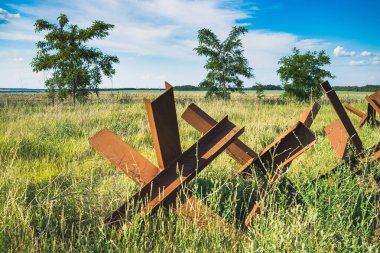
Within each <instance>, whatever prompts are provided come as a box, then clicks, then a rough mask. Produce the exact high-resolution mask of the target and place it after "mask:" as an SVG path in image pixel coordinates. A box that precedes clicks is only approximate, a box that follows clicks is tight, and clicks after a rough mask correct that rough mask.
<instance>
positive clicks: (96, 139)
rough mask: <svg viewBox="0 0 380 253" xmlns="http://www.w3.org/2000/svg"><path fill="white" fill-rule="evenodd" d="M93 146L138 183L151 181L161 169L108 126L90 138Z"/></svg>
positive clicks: (142, 183) (143, 183)
mask: <svg viewBox="0 0 380 253" xmlns="http://www.w3.org/2000/svg"><path fill="white" fill-rule="evenodd" d="M89 142H90V144H91V146H92V147H93V148H94V149H95V150H96V151H98V152H99V153H100V154H102V155H103V156H104V157H105V158H107V159H108V160H110V161H111V162H112V164H113V165H115V166H116V167H117V168H119V169H120V170H121V171H123V172H124V173H125V174H126V175H127V176H128V177H130V178H131V179H132V180H133V181H135V182H136V183H137V184H138V185H140V186H143V185H145V184H147V183H148V182H150V181H151V180H152V179H153V178H154V177H155V176H157V174H158V173H159V172H160V169H159V168H157V167H156V166H154V165H153V164H152V163H150V162H149V161H148V160H147V159H146V158H145V157H143V156H142V155H140V154H139V153H138V152H137V151H136V150H134V149H133V148H132V147H131V146H129V145H128V144H127V143H125V142H123V141H122V140H121V139H120V138H119V137H117V136H116V135H115V134H114V133H112V132H111V131H110V130H108V129H107V128H104V129H102V130H101V131H99V132H98V133H97V134H95V135H94V136H93V137H91V138H90V139H89Z"/></svg>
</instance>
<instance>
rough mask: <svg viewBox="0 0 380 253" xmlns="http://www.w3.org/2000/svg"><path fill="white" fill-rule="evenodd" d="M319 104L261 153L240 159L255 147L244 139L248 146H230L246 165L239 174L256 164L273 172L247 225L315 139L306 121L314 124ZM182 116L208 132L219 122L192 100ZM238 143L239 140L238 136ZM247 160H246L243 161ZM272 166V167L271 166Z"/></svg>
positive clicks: (251, 211)
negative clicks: (271, 188) (267, 192)
mask: <svg viewBox="0 0 380 253" xmlns="http://www.w3.org/2000/svg"><path fill="white" fill-rule="evenodd" d="M319 108H320V106H319V104H317V103H314V104H312V105H311V106H310V107H309V108H308V109H307V110H306V111H305V113H304V114H303V115H302V116H301V119H300V120H301V121H302V122H301V121H300V122H298V123H296V124H295V125H294V126H293V127H291V128H290V129H288V130H287V131H286V132H284V134H282V135H281V136H280V137H278V138H277V139H276V140H275V141H274V142H273V143H272V144H271V145H269V146H268V147H267V148H265V149H264V150H263V152H261V153H260V155H259V156H257V155H255V156H246V159H245V160H244V159H237V157H242V154H246V153H247V152H246V150H251V149H250V148H249V147H248V146H246V145H245V144H244V143H242V142H241V144H242V145H243V147H244V148H240V147H241V146H242V145H236V146H234V149H230V150H229V152H228V154H229V155H231V156H232V157H233V158H235V160H237V161H238V162H240V164H242V165H243V167H242V168H241V169H240V170H239V174H243V173H251V169H252V167H255V168H258V169H260V170H261V171H262V172H263V173H264V174H266V173H268V172H269V173H271V180H270V182H266V183H265V185H264V187H262V188H261V190H260V191H259V194H258V196H257V198H256V202H255V204H254V206H253V207H252V209H251V210H250V212H249V215H248V216H247V218H246V220H245V224H246V225H247V226H248V225H250V224H251V222H252V219H253V217H254V216H255V215H256V214H257V213H259V212H260V205H259V202H260V201H261V200H262V199H263V198H264V196H265V193H266V191H267V188H268V187H269V185H271V184H272V183H273V181H275V180H276V179H277V178H278V176H279V175H280V174H281V171H282V170H285V169H286V168H288V167H289V166H290V164H291V162H292V161H293V160H294V159H295V158H297V157H298V156H299V155H301V154H302V153H304V152H305V151H306V150H307V149H309V148H310V147H311V146H312V145H313V144H314V143H315V135H314V133H313V132H312V131H311V130H310V129H309V128H308V127H307V126H306V125H305V124H304V123H306V124H307V125H308V126H311V124H312V123H313V120H314V119H315V116H316V114H317V113H318V111H319ZM182 118H184V119H185V120H186V121H187V122H188V123H189V124H190V125H192V126H193V127H194V128H195V129H197V130H198V131H200V132H201V133H203V132H206V131H207V129H208V128H209V127H210V126H212V124H213V122H215V120H214V119H213V118H212V117H211V116H209V115H208V114H207V113H206V112H204V111H203V110H202V109H200V108H199V107H197V106H196V105H194V104H191V105H190V106H189V107H188V108H187V109H186V110H185V112H184V113H183V115H182ZM234 144H236V140H235V142H234ZM231 146H232V145H231ZM231 146H230V147H231ZM251 151H252V150H251ZM252 152H254V151H252ZM254 154H256V153H254ZM244 161H245V163H243V162H244ZM268 166H269V168H270V170H267V168H268Z"/></svg>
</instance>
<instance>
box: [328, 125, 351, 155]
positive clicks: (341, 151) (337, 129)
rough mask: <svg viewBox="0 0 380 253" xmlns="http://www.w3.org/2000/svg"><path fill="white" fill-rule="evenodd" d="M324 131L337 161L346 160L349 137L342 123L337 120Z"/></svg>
mask: <svg viewBox="0 0 380 253" xmlns="http://www.w3.org/2000/svg"><path fill="white" fill-rule="evenodd" d="M324 130H325V133H326V134H327V137H328V138H329V140H330V143H331V145H332V146H333V147H334V150H335V152H336V154H337V156H338V157H339V159H341V160H346V159H348V158H349V157H348V150H349V139H350V136H349V134H348V133H347V131H346V129H345V128H344V125H343V124H342V121H341V120H339V119H338V120H336V121H334V122H333V123H332V124H330V125H328V126H326V127H325V129H324Z"/></svg>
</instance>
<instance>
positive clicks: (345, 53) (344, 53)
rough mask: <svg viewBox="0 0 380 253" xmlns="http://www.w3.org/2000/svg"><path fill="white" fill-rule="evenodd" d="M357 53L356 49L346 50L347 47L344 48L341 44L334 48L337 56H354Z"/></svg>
mask: <svg viewBox="0 0 380 253" xmlns="http://www.w3.org/2000/svg"><path fill="white" fill-rule="evenodd" d="M355 54H356V52H355V51H346V49H344V48H343V47H341V46H337V47H336V48H335V49H334V56H336V57H339V56H354V55H355Z"/></svg>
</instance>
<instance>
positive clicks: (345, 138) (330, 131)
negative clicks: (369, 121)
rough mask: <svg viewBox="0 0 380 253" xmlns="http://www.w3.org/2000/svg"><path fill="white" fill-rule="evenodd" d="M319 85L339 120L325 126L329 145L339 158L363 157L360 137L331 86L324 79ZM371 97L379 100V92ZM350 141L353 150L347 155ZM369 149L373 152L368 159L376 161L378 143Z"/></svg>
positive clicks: (356, 158) (379, 152)
mask: <svg viewBox="0 0 380 253" xmlns="http://www.w3.org/2000/svg"><path fill="white" fill-rule="evenodd" d="M321 86H322V88H323V90H324V91H325V93H326V95H327V97H328V98H329V100H330V102H331V103H332V105H333V107H334V109H335V111H336V113H337V114H338V117H339V120H337V121H335V122H333V123H332V124H330V125H329V126H327V127H325V132H326V134H327V136H328V138H329V140H330V142H331V145H332V146H333V148H334V150H335V152H336V153H337V155H338V157H339V158H340V159H342V160H344V161H348V160H352V161H355V162H357V160H358V158H359V157H363V155H364V152H363V151H364V149H363V144H362V142H361V140H360V137H359V135H358V134H357V132H356V130H355V128H354V126H353V125H352V123H351V120H350V119H349V118H348V115H347V113H346V112H345V111H344V109H343V106H342V104H341V102H340V100H339V97H338V96H337V95H336V93H335V91H334V90H333V89H332V88H331V86H330V84H329V82H328V81H325V82H323V83H321ZM372 98H374V99H375V100H380V96H379V93H378V92H376V93H375V95H374V96H373V97H372ZM369 105H370V103H369ZM350 143H352V145H353V148H354V149H353V151H354V152H353V154H352V155H351V156H348V151H347V147H348V146H349V144H350ZM370 151H371V152H372V153H373V154H372V155H371V156H370V157H369V158H370V161H377V160H378V159H379V158H380V145H379V144H377V145H375V147H373V148H371V149H370ZM366 160H367V158H365V159H364V161H366Z"/></svg>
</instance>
